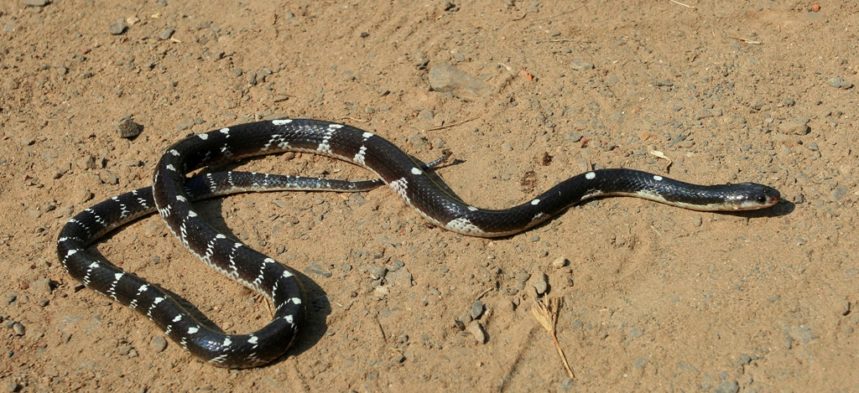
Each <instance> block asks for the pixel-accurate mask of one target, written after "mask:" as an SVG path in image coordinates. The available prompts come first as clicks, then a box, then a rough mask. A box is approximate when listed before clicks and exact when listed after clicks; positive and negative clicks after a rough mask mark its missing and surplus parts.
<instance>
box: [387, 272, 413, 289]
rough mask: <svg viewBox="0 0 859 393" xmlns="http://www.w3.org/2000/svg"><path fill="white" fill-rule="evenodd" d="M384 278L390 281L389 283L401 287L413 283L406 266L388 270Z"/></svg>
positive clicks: (409, 285)
mask: <svg viewBox="0 0 859 393" xmlns="http://www.w3.org/2000/svg"><path fill="white" fill-rule="evenodd" d="M385 280H387V281H388V282H389V283H391V285H393V286H396V287H401V288H408V287H411V286H412V285H414V282H413V281H414V280H413V279H412V273H411V272H409V270H408V269H406V268H399V269H397V270H392V271H389V272H388V273H387V274H385Z"/></svg>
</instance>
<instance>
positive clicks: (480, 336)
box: [465, 321, 486, 344]
mask: <svg viewBox="0 0 859 393" xmlns="http://www.w3.org/2000/svg"><path fill="white" fill-rule="evenodd" d="M465 330H466V331H467V332H469V333H471V335H472V336H474V339H475V340H476V341H477V343H478V344H484V343H486V332H484V331H483V326H481V325H480V322H478V321H471V322H470V323H469V324H468V326H466V327H465Z"/></svg>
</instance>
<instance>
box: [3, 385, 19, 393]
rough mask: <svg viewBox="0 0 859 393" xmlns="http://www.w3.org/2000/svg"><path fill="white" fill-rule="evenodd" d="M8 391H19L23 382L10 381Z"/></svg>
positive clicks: (11, 392) (10, 392)
mask: <svg viewBox="0 0 859 393" xmlns="http://www.w3.org/2000/svg"><path fill="white" fill-rule="evenodd" d="M6 391H7V392H9V393H17V392H20V391H21V384H19V383H17V382H9V383H7V384H6Z"/></svg>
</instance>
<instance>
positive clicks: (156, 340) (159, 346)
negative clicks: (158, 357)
mask: <svg viewBox="0 0 859 393" xmlns="http://www.w3.org/2000/svg"><path fill="white" fill-rule="evenodd" d="M149 347H150V348H152V350H153V351H155V352H162V351H164V349H166V348H167V340H166V339H165V338H164V337H163V336H154V337H152V341H150V342H149Z"/></svg>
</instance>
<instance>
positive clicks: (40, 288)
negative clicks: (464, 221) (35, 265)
mask: <svg viewBox="0 0 859 393" xmlns="http://www.w3.org/2000/svg"><path fill="white" fill-rule="evenodd" d="M30 288H31V289H32V290H33V291H35V293H37V294H40V295H49V294H50V293H51V280H50V279H48V278H42V279H39V280H35V281H33V282H32V283H30Z"/></svg>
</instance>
